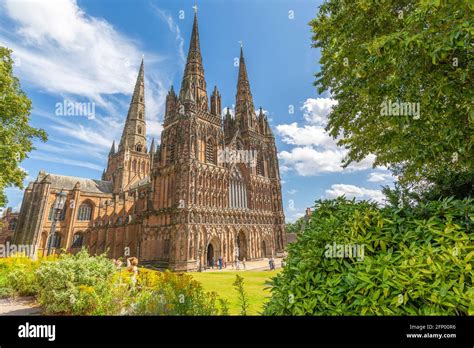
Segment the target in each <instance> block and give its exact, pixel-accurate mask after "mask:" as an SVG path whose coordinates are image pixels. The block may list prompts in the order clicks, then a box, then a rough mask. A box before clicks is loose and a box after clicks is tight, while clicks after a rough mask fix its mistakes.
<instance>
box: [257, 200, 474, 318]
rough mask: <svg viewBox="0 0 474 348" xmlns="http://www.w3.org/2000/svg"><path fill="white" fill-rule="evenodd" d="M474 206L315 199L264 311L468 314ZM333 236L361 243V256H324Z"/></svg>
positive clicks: (471, 311)
mask: <svg viewBox="0 0 474 348" xmlns="http://www.w3.org/2000/svg"><path fill="white" fill-rule="evenodd" d="M473 212H474V208H473V200H472V199H464V200H453V199H444V200H440V201H432V202H428V203H427V204H420V205H418V206H416V207H410V206H405V207H403V208H400V209H399V208H395V207H386V208H383V209H379V208H377V207H376V205H375V204H373V203H369V202H364V201H363V202H355V201H354V200H352V201H349V200H346V199H344V198H338V199H336V200H320V201H317V202H316V210H315V212H314V213H313V215H312V217H311V220H310V221H309V224H308V225H307V227H306V229H305V231H304V232H303V233H301V234H300V235H299V236H298V239H297V241H296V243H293V244H291V245H290V246H289V248H288V251H289V257H288V262H287V265H286V267H285V268H284V270H283V272H281V273H280V274H278V275H277V276H276V277H275V278H274V279H273V280H272V285H273V288H272V297H271V299H270V301H269V302H268V303H267V304H266V305H265V310H264V314H267V315H467V314H471V315H472V314H474V307H473V304H472V302H473V295H474V294H473V292H472V278H473V274H472V261H471V259H472V257H473V256H474V252H473V251H472V248H473V247H472V245H473V243H472V242H473V234H472V224H473V216H474V214H473ZM333 243H337V244H342V245H354V244H356V245H357V244H358V245H363V246H364V258H363V260H360V261H358V260H357V259H356V258H342V259H341V258H328V257H325V252H326V248H325V246H326V245H328V244H329V245H331V244H333Z"/></svg>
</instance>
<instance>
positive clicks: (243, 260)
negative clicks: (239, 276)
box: [242, 257, 247, 270]
mask: <svg viewBox="0 0 474 348" xmlns="http://www.w3.org/2000/svg"><path fill="white" fill-rule="evenodd" d="M242 266H244V269H245V270H246V269H247V265H246V263H245V257H244V258H243V259H242Z"/></svg>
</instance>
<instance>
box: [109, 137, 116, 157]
mask: <svg viewBox="0 0 474 348" xmlns="http://www.w3.org/2000/svg"><path fill="white" fill-rule="evenodd" d="M114 154H115V140H114V141H112V146H111V147H110V151H109V156H112V155H114Z"/></svg>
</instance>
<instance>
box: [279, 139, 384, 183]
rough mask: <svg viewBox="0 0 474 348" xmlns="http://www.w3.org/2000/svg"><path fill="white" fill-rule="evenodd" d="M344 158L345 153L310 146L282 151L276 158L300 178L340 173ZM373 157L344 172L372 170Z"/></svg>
mask: <svg viewBox="0 0 474 348" xmlns="http://www.w3.org/2000/svg"><path fill="white" fill-rule="evenodd" d="M344 156H345V151H343V150H340V149H337V150H317V149H315V148H313V147H310V146H304V147H295V148H293V149H292V150H291V151H282V152H280V153H279V154H278V158H279V159H281V160H282V166H281V167H280V169H281V168H282V167H283V168H285V167H286V168H291V169H293V170H295V171H296V172H297V174H298V175H301V176H313V175H318V174H320V173H334V172H342V171H343V170H344V168H343V167H342V166H341V161H342V159H343V158H344ZM374 157H375V156H368V157H367V158H366V159H364V160H363V161H361V162H358V163H355V164H351V165H350V166H348V167H347V168H346V169H345V170H346V171H357V170H365V169H368V168H372V163H373V160H374Z"/></svg>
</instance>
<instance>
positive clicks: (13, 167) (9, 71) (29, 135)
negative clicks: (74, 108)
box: [0, 47, 47, 207]
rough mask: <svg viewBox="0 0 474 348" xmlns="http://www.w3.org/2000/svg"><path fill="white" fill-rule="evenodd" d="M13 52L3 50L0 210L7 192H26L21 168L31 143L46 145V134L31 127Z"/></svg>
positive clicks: (0, 70)
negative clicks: (23, 189) (35, 140)
mask: <svg viewBox="0 0 474 348" xmlns="http://www.w3.org/2000/svg"><path fill="white" fill-rule="evenodd" d="M11 52H12V51H11V50H10V49H8V48H6V47H0V121H1V122H0V207H2V206H5V204H6V203H7V199H6V195H5V192H4V190H5V188H6V187H9V186H16V187H19V188H23V180H24V178H25V176H26V173H25V171H23V170H22V169H21V168H20V167H19V164H20V163H21V161H22V160H24V159H25V158H26V157H27V153H28V152H30V151H31V150H33V149H34V147H33V144H32V140H33V139H34V138H39V139H40V140H42V141H46V139H47V137H46V133H45V131H44V130H42V129H36V128H33V127H31V126H30V125H29V121H30V111H31V101H30V100H29V99H28V97H27V96H26V94H25V93H24V92H23V91H22V90H21V88H20V82H19V81H18V78H16V77H15V76H13V59H12V57H11Z"/></svg>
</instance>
